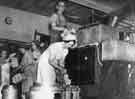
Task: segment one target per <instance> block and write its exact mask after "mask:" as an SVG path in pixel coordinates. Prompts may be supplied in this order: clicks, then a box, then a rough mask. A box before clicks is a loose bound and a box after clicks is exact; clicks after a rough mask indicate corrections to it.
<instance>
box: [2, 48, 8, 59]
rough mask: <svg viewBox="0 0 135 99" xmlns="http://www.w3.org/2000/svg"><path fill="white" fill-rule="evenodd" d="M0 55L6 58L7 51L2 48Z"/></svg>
mask: <svg viewBox="0 0 135 99" xmlns="http://www.w3.org/2000/svg"><path fill="white" fill-rule="evenodd" d="M1 57H3V58H6V57H7V51H5V50H3V51H2V52H1Z"/></svg>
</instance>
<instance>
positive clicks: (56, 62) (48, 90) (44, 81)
mask: <svg viewBox="0 0 135 99" xmlns="http://www.w3.org/2000/svg"><path fill="white" fill-rule="evenodd" d="M75 44H76V36H75V35H73V34H69V35H67V36H65V37H64V38H63V41H62V42H57V43H53V44H51V45H50V46H49V47H48V48H47V49H46V50H45V52H44V53H43V54H42V55H41V57H40V59H39V64H38V74H37V82H38V83H39V84H41V88H40V91H39V94H38V97H37V99H54V92H53V90H54V88H55V87H54V85H55V84H56V73H55V70H57V69H58V70H60V71H62V72H63V73H64V72H65V73H66V70H65V68H64V59H65V57H66V55H67V54H68V48H71V47H73V46H74V45H75Z"/></svg>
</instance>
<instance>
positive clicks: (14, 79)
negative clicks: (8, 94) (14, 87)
mask: <svg viewBox="0 0 135 99" xmlns="http://www.w3.org/2000/svg"><path fill="white" fill-rule="evenodd" d="M22 80H23V76H22V75H21V74H20V73H18V74H16V75H15V76H14V77H13V78H12V81H13V83H15V84H16V83H19V82H20V81H22Z"/></svg>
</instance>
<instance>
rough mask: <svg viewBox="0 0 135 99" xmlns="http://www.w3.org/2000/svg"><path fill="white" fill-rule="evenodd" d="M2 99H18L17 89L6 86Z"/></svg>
mask: <svg viewBox="0 0 135 99" xmlns="http://www.w3.org/2000/svg"><path fill="white" fill-rule="evenodd" d="M2 99H18V92H17V88H16V87H15V86H14V85H5V86H4V87H3V88H2Z"/></svg>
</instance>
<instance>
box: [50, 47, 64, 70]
mask: <svg viewBox="0 0 135 99" xmlns="http://www.w3.org/2000/svg"><path fill="white" fill-rule="evenodd" d="M58 54H60V53H59V51H58V50H57V47H52V48H51V49H50V54H49V55H50V56H49V59H48V62H49V64H50V65H51V66H53V67H54V68H56V69H58V70H60V71H62V72H66V70H65V68H64V66H61V64H60V59H59V57H58Z"/></svg>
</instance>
